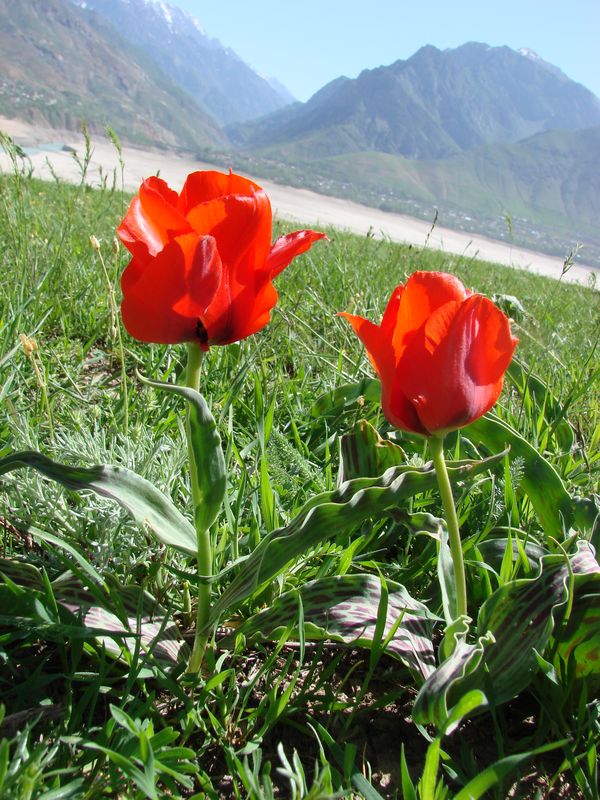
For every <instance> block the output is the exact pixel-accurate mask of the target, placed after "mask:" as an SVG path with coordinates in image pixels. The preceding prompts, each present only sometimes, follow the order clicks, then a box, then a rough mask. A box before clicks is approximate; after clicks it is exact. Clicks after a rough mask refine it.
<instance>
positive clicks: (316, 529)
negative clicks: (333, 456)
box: [210, 454, 504, 625]
mask: <svg viewBox="0 0 600 800" xmlns="http://www.w3.org/2000/svg"><path fill="white" fill-rule="evenodd" d="M503 457H504V456H503V454H500V455H499V456H492V457H491V458H489V459H484V460H483V461H469V462H466V461H465V462H461V463H460V465H459V466H456V465H453V464H449V465H448V473H449V475H450V479H451V480H452V481H453V482H456V481H466V480H470V479H471V478H472V477H474V476H475V475H476V474H477V473H479V472H481V471H484V470H487V469H489V468H490V467H491V466H492V465H493V464H495V463H496V462H497V461H499V460H500V459H501V458H503ZM436 486H437V482H436V477H435V472H434V470H433V467H432V465H431V464H426V465H425V466H423V467H413V466H407V465H405V466H400V467H393V468H391V469H388V470H387V471H386V472H385V473H384V474H383V475H381V476H380V477H377V478H357V479H355V480H351V481H347V482H345V483H343V484H341V485H340V486H339V487H338V488H337V489H336V490H335V491H333V492H323V493H322V494H319V495H316V496H315V497H314V498H312V499H311V500H309V501H308V502H307V503H305V505H304V506H303V508H302V509H301V511H300V512H299V514H298V516H296V517H295V518H294V519H293V520H292V522H290V524H289V525H287V526H286V527H284V528H278V529H276V530H274V531H272V532H271V533H270V534H268V535H267V536H265V537H264V539H262V541H261V542H260V544H259V545H258V547H257V548H256V549H255V550H254V551H253V552H252V553H251V555H250V556H249V557H248V558H247V559H246V561H244V562H243V564H242V565H241V567H240V571H239V572H238V574H237V575H236V577H235V578H234V579H233V580H232V582H231V583H230V585H229V586H228V587H227V589H226V590H225V591H224V592H223V594H222V595H221V596H220V597H219V598H218V600H217V601H216V602H215V604H214V606H213V611H212V615H211V619H210V624H211V625H212V624H213V623H215V622H216V621H217V620H218V619H219V617H220V616H221V614H223V613H224V612H225V611H228V610H230V609H232V608H234V607H235V606H236V605H239V603H241V602H242V601H243V600H245V599H246V598H247V597H250V595H251V594H253V593H254V592H255V590H256V589H258V587H260V586H262V585H263V584H265V583H266V582H267V581H271V580H273V578H274V577H275V576H276V575H278V574H279V573H280V572H281V571H282V570H283V569H284V568H285V566H286V565H287V564H289V562H290V561H292V560H293V559H294V558H297V557H298V556H299V555H301V554H303V553H307V552H308V551H310V549H311V548H313V547H315V546H316V545H318V544H320V543H321V542H324V541H327V540H328V539H331V538H333V537H336V536H341V535H342V534H345V535H347V534H348V533H349V532H350V531H351V530H352V529H353V528H355V527H357V526H358V525H360V524H361V523H362V522H364V521H366V520H368V519H371V518H373V517H375V518H379V517H381V515H382V514H384V513H385V512H386V511H387V510H388V509H392V508H394V509H397V508H398V507H399V506H400V505H401V504H402V503H403V502H404V501H406V500H407V499H408V498H410V497H413V496H414V495H416V494H418V493H420V492H424V491H428V490H431V489H434V488H435V487H436Z"/></svg>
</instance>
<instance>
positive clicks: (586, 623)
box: [554, 572, 600, 677]
mask: <svg viewBox="0 0 600 800" xmlns="http://www.w3.org/2000/svg"><path fill="white" fill-rule="evenodd" d="M554 638H555V639H556V640H557V641H558V656H559V657H560V658H561V659H563V661H565V662H568V661H569V660H570V659H573V660H574V662H575V674H576V675H577V676H578V677H583V676H585V675H599V674H600V572H594V573H592V574H590V575H581V576H579V575H578V576H576V578H575V586H574V592H573V608H572V609H571V613H570V615H569V619H568V620H566V621H565V623H564V625H563V626H561V627H560V628H558V630H557V631H556V633H555V637H554Z"/></svg>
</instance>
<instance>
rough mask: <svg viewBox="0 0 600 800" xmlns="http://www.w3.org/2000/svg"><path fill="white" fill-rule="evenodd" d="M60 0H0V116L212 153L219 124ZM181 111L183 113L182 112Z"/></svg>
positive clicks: (108, 31)
mask: <svg viewBox="0 0 600 800" xmlns="http://www.w3.org/2000/svg"><path fill="white" fill-rule="evenodd" d="M89 20H90V12H84V11H82V10H80V9H78V8H76V7H75V6H73V5H72V4H71V3H70V2H63V1H62V0H19V2H18V3H16V2H13V1H12V0H0V74H1V75H2V78H1V79H0V113H2V114H4V115H5V116H8V117H19V118H22V119H26V120H28V121H32V122H37V123H46V124H49V125H50V126H52V127H64V128H67V129H76V128H78V127H79V126H80V124H81V119H82V118H83V117H85V118H86V120H87V123H88V126H89V127H90V129H91V130H92V131H94V130H102V129H103V128H104V126H106V125H110V126H111V127H112V128H114V129H115V130H116V131H117V133H118V134H119V136H120V137H122V138H123V139H124V140H128V141H131V142H137V143H140V144H150V145H161V146H168V147H179V148H187V149H192V150H196V149H201V150H203V149H206V148H211V147H219V146H221V145H223V144H224V143H225V142H226V137H225V135H224V134H223V132H222V130H221V129H220V127H219V126H218V124H217V123H216V122H215V121H214V120H213V119H212V118H211V117H210V116H209V115H208V114H207V113H206V112H205V111H203V110H202V109H200V108H199V107H198V106H197V105H196V104H195V103H194V101H193V100H192V99H191V98H190V97H189V96H187V95H186V94H185V93H184V92H183V91H182V90H181V89H179V88H178V87H177V86H175V85H174V84H173V82H172V81H171V80H170V79H169V78H168V77H166V76H165V75H164V74H163V73H161V72H160V70H159V69H158V68H157V67H156V66H155V65H154V64H153V63H152V62H151V61H150V60H149V59H148V58H147V57H146V56H144V54H143V53H141V52H140V51H135V50H133V49H132V48H131V47H130V46H128V45H126V44H125V43H124V42H123V40H121V39H120V38H119V36H118V35H117V34H116V32H115V31H114V29H113V28H112V27H110V26H109V25H108V24H107V23H104V22H103V21H102V20H101V19H100V18H97V19H96V20H94V24H93V25H92V24H90V21H89ZM182 109H185V113H182Z"/></svg>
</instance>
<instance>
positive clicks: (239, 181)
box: [177, 170, 262, 216]
mask: <svg viewBox="0 0 600 800" xmlns="http://www.w3.org/2000/svg"><path fill="white" fill-rule="evenodd" d="M259 191H262V190H261V188H260V186H259V185H258V184H256V183H254V181H251V180H249V179H248V178H244V177H242V176H241V175H236V174H235V173H233V172H229V173H225V172H215V171H214V170H206V171H202V172H192V173H190V174H189V175H188V176H187V178H186V180H185V183H184V184H183V189H182V190H181V194H180V195H179V200H178V202H177V209H178V210H179V212H180V213H181V214H183V215H184V216H187V215H188V214H189V212H190V211H191V210H192V209H194V208H195V207H196V206H197V205H200V203H208V202H210V201H211V200H220V199H222V198H223V197H226V196H227V195H231V194H239V195H249V196H251V195H253V194H255V193H256V192H259Z"/></svg>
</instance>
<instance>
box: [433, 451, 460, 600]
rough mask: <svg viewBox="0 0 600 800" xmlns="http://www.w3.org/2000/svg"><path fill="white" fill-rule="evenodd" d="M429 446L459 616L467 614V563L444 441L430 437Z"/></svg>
mask: <svg viewBox="0 0 600 800" xmlns="http://www.w3.org/2000/svg"><path fill="white" fill-rule="evenodd" d="M428 441H429V446H430V448H431V455H432V456H433V466H434V467H435V474H436V477H437V482H438V486H439V489H440V495H441V497H442V505H443V507H444V513H445V514H446V524H447V525H448V538H449V543H450V554H451V555H452V564H453V566H454V584H455V586H456V611H457V615H458V616H461V615H462V614H466V613H467V584H466V579H465V563H464V561H463V553H462V542H461V540H460V531H459V529H458V517H457V516H456V506H455V505H454V497H453V496H452V486H451V485H450V478H449V477H448V470H447V469H446V460H445V459H444V439H443V438H439V437H437V436H432V437H430V439H429V440H428Z"/></svg>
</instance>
